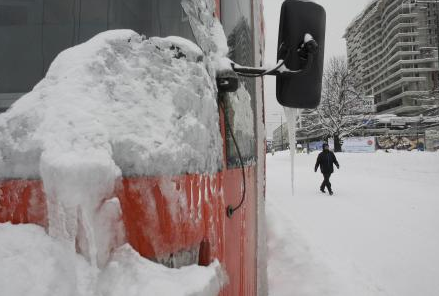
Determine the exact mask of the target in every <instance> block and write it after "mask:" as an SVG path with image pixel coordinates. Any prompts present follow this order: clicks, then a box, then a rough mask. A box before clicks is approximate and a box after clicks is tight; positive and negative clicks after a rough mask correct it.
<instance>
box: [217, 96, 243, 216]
mask: <svg viewBox="0 0 439 298" xmlns="http://www.w3.org/2000/svg"><path fill="white" fill-rule="evenodd" d="M219 106H220V107H221V109H222V110H223V113H224V119H225V123H226V130H228V131H229V132H230V136H231V137H232V140H233V144H234V145H235V148H236V152H237V153H238V157H239V162H240V165H241V173H242V181H243V184H244V189H243V192H242V197H241V202H239V205H238V206H236V207H233V206H232V205H229V206H227V209H226V212H227V217H229V218H231V217H232V216H233V214H234V213H235V212H236V211H237V210H238V209H239V208H241V207H242V205H243V204H244V201H245V193H246V190H247V185H246V181H245V169H244V161H243V159H242V155H241V150H239V146H238V142H236V139H235V135H234V134H233V131H232V127H231V126H230V122H229V119H228V118H227V114H226V108H225V103H224V101H221V102H220V104H219Z"/></svg>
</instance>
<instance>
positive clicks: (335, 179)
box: [267, 152, 439, 295]
mask: <svg viewBox="0 0 439 298" xmlns="http://www.w3.org/2000/svg"><path fill="white" fill-rule="evenodd" d="M336 155H337V159H338V161H339V163H340V170H338V171H337V170H336V171H335V173H334V175H333V176H332V177H331V182H332V185H333V190H334V192H335V195H334V196H333V197H330V196H329V195H328V194H322V193H320V191H319V186H320V183H321V182H322V180H323V177H322V175H321V174H320V173H314V164H315V161H316V158H317V152H316V153H313V154H310V155H307V154H297V155H296V159H295V166H296V178H295V180H296V181H295V185H296V192H295V195H294V196H291V192H290V188H289V181H288V180H289V179H288V177H289V175H288V174H289V171H290V169H289V161H290V156H289V155H288V152H282V153H276V154H275V155H274V156H271V155H270V154H269V155H267V221H268V231H269V233H268V236H269V237H268V240H269V241H268V245H269V259H268V264H269V268H268V274H269V282H270V294H271V295H438V294H439V283H438V282H437V281H438V280H439V254H438V253H437V252H438V251H439V230H438V227H439V217H438V214H439V197H438V195H437V194H438V193H439V184H438V181H439V166H438V165H439V154H437V153H424V152H395V153H391V154H389V153H377V154H370V153H359V154H351V153H340V154H336Z"/></svg>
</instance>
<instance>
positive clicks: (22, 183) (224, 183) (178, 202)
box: [0, 167, 257, 295]
mask: <svg viewBox="0 0 439 298" xmlns="http://www.w3.org/2000/svg"><path fill="white" fill-rule="evenodd" d="M245 174H246V179H247V195H246V200H245V203H244V204H243V206H242V208H241V209H240V210H238V211H237V212H236V213H235V215H234V216H233V218H231V219H229V218H227V217H226V214H225V210H226V206H227V205H229V204H232V205H234V206H236V205H237V204H238V203H239V201H240V199H241V189H242V188H241V182H242V178H241V170H240V169H237V170H225V171H223V172H220V173H217V174H215V175H207V174H206V175H202V174H195V175H183V176H176V177H171V178H166V177H160V178H156V177H134V178H123V179H121V181H120V183H119V185H118V186H117V188H116V191H115V194H114V195H115V196H117V197H118V198H119V199H120V202H121V206H122V213H123V220H124V224H125V228H126V232H127V237H128V241H129V243H130V244H131V245H132V246H133V247H134V248H135V249H136V250H137V251H138V252H139V253H140V254H141V255H143V256H145V257H147V258H152V259H155V258H161V257H167V256H169V255H170V254H171V253H175V252H179V251H182V250H190V249H193V248H201V249H202V250H203V251H202V252H203V256H202V257H203V258H204V261H203V262H204V263H206V264H208V263H209V262H211V261H213V260H214V259H218V260H220V262H221V263H222V264H223V265H224V267H225V269H226V271H227V274H228V276H229V284H228V285H227V286H226V287H225V288H224V289H223V290H222V292H221V294H223V295H255V294H256V239H257V237H256V234H255V233H256V199H255V198H256V187H255V184H254V181H255V168H254V167H251V168H247V169H246V173H245ZM0 207H1V209H0V222H7V221H11V222H12V223H15V224H18V223H35V224H39V225H41V226H44V227H47V206H46V199H45V196H44V192H43V184H42V182H41V181H26V180H10V181H2V182H0ZM203 243H204V244H203Z"/></svg>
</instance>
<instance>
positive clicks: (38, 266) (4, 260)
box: [0, 223, 226, 295]
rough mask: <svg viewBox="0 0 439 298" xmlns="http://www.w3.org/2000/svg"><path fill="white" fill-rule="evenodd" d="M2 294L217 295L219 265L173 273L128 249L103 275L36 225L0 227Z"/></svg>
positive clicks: (120, 252)
mask: <svg viewBox="0 0 439 298" xmlns="http://www.w3.org/2000/svg"><path fill="white" fill-rule="evenodd" d="M0 260H1V266H0V295H216V294H218V293H219V290H220V287H221V286H222V285H223V283H224V282H225V281H226V280H225V279H224V274H223V272H222V269H221V267H220V264H219V262H218V261H215V262H214V263H212V264H211V265H210V266H209V267H200V266H196V265H193V266H189V267H182V268H180V269H169V268H166V267H164V266H163V265H159V264H156V263H153V262H151V261H149V260H147V259H144V258H142V257H141V256H140V255H139V254H138V253H137V252H136V251H134V249H133V248H131V246H129V245H128V244H126V245H124V246H122V247H120V248H118V249H117V250H116V251H115V252H114V253H113V255H112V258H111V261H110V262H109V263H108V265H106V267H104V268H103V269H102V270H98V269H96V268H94V267H93V266H91V265H90V264H89V263H88V262H87V261H86V260H85V259H84V258H83V257H82V256H81V255H78V254H71V253H70V252H69V247H68V246H66V245H65V244H63V243H62V242H60V241H59V240H57V239H54V238H52V237H50V236H48V235H47V234H46V232H45V231H44V229H43V228H41V227H39V226H35V225H30V224H27V225H11V224H9V223H6V224H0Z"/></svg>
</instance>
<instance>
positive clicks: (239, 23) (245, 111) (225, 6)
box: [221, 0, 256, 168]
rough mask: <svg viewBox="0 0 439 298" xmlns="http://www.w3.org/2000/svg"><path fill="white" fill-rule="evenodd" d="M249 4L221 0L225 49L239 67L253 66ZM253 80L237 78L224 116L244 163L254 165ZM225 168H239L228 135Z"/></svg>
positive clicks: (248, 1)
mask: <svg viewBox="0 0 439 298" xmlns="http://www.w3.org/2000/svg"><path fill="white" fill-rule="evenodd" d="M251 7H252V5H251V1H250V0H240V1H236V0H222V1H221V21H222V24H223V27H224V32H225V33H226V37H227V44H228V46H229V58H230V59H231V60H233V61H235V62H236V63H238V64H241V65H248V66H254V65H255V55H254V47H253V46H252V45H253V35H254V30H253V22H252V8H251ZM255 99H256V84H255V81H254V79H251V78H241V79H240V88H239V90H238V92H236V94H229V95H227V96H226V117H227V118H228V121H229V123H230V126H231V129H232V131H233V133H234V136H235V139H236V141H237V143H238V146H239V149H240V151H241V154H242V157H243V160H244V164H245V165H247V166H248V165H252V164H254V163H255V162H256V142H255V121H254V117H255V116H254V115H255V106H256V100H255ZM226 150H227V166H228V167H229V168H235V167H239V165H240V162H239V158H238V154H237V152H236V149H235V146H234V144H233V140H232V138H231V135H230V133H227V134H226Z"/></svg>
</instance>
